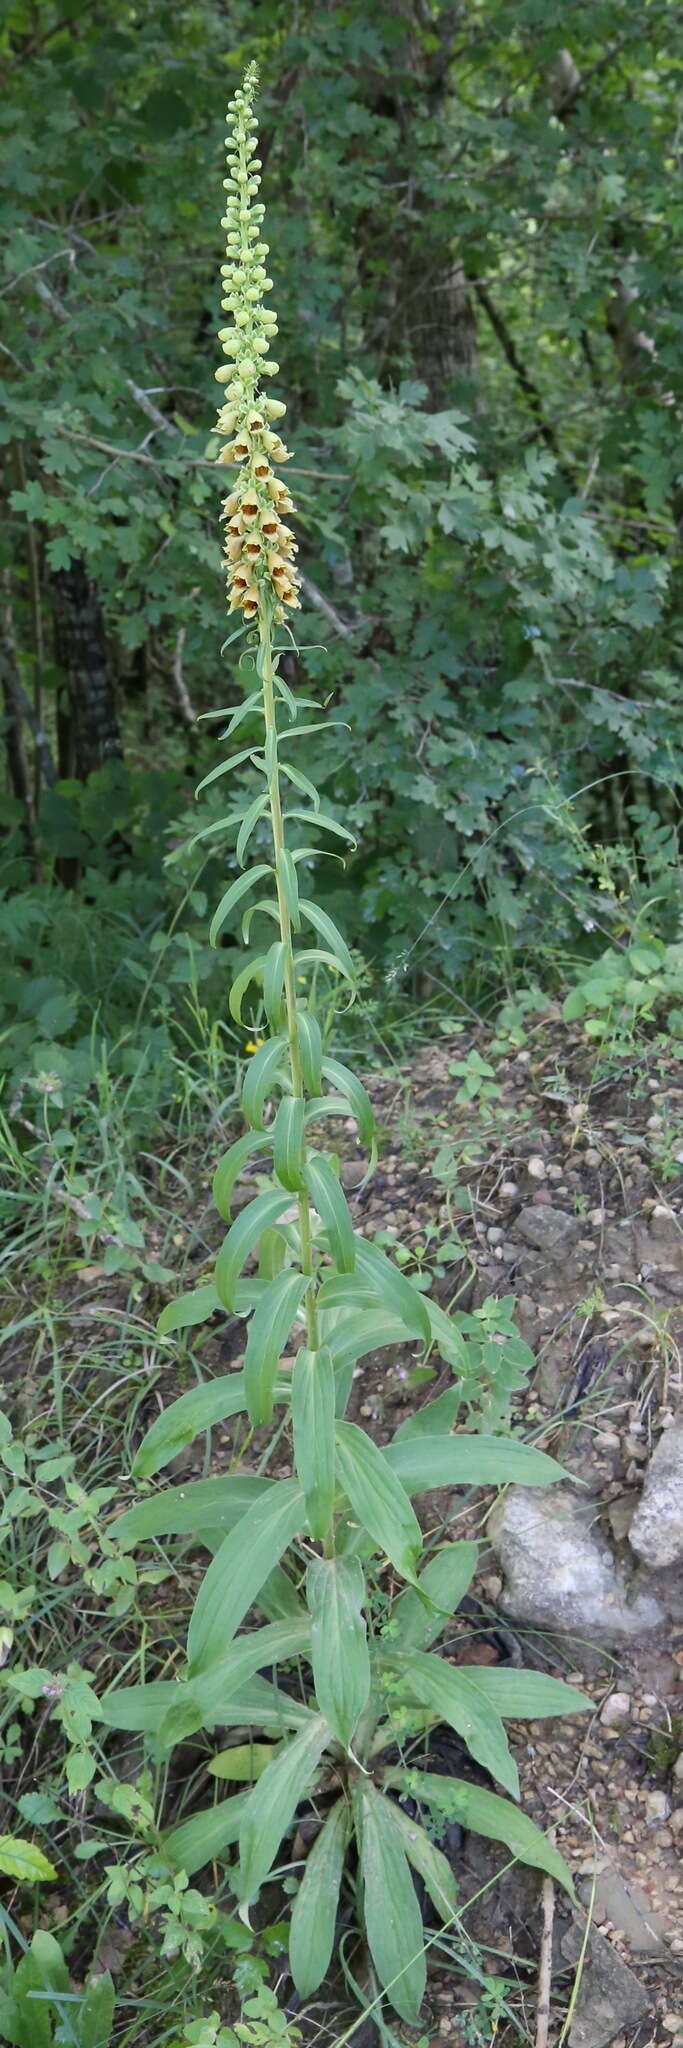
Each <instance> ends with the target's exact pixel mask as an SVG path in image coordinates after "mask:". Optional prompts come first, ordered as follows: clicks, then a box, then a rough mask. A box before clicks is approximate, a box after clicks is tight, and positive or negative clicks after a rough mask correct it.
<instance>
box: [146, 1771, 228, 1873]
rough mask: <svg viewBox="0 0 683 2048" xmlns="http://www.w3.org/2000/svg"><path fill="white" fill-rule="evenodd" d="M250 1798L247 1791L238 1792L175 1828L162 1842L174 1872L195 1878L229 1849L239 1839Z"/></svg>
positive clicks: (194, 1814) (204, 1809)
mask: <svg viewBox="0 0 683 2048" xmlns="http://www.w3.org/2000/svg"><path fill="white" fill-rule="evenodd" d="M249 1797H250V1794H249V1793H248V1792H235V1793H233V1795H232V1798H230V1799H219V1800H218V1803H217V1805H216V1806H207V1807H204V1808H203V1810H202V1812H201V1813H193V1815H192V1818H191V1820H184V1821H181V1823H180V1827H177V1828H172V1830H171V1833H170V1834H169V1835H165V1836H164V1838H163V1843H164V1854H165V1855H166V1856H167V1857H168V1861H169V1863H170V1864H172V1867H173V1869H174V1870H186V1871H187V1875H188V1877H193V1876H194V1872H195V1870H201V1868H202V1865H203V1864H204V1863H212V1862H213V1860H214V1857H217V1856H220V1855H222V1853H223V1850H224V1849H229V1848H230V1847H231V1846H232V1843H233V1842H236V1841H237V1839H238V1836H239V1831H240V1827H241V1825H242V1821H243V1819H244V1812H245V1808H246V1805H247V1800H248V1799H249Z"/></svg>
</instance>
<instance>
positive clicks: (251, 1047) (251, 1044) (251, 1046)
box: [244, 1038, 265, 1052]
mask: <svg viewBox="0 0 683 2048" xmlns="http://www.w3.org/2000/svg"><path fill="white" fill-rule="evenodd" d="M262 1045H265V1039H264V1038H248V1039H247V1043H246V1045H245V1048H244V1050H245V1052H258V1050H259V1047H260V1046H262Z"/></svg>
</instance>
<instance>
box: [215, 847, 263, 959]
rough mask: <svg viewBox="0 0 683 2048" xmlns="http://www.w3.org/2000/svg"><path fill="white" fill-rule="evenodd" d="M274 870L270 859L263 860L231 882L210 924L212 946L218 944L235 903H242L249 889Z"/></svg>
mask: <svg viewBox="0 0 683 2048" xmlns="http://www.w3.org/2000/svg"><path fill="white" fill-rule="evenodd" d="M272 872H273V870H272V868H271V867H270V866H269V864H268V861H265V860H261V861H259V862H258V863H257V866H256V867H255V868H250V869H249V873H248V874H247V875H238V876H237V879H236V881H234V882H231V883H230V888H229V889H226V891H225V894H224V896H221V900H220V903H219V905H218V909H217V910H216V911H214V915H213V917H212V919H211V923H210V925H209V945H210V946H215V945H216V942H217V940H218V939H219V937H220V934H221V932H222V930H223V926H224V924H225V922H226V919H227V918H228V917H229V916H230V912H231V910H233V909H234V906H235V904H236V903H240V902H241V900H242V897H243V896H246V895H247V894H248V891H249V890H250V889H253V888H254V887H255V885H256V883H257V882H261V881H262V880H263V876H264V875H272Z"/></svg>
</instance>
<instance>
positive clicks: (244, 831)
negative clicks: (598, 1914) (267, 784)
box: [235, 789, 268, 868]
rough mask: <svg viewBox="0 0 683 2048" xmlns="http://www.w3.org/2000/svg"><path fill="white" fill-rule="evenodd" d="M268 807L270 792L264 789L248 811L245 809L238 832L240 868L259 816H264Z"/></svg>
mask: <svg viewBox="0 0 683 2048" xmlns="http://www.w3.org/2000/svg"><path fill="white" fill-rule="evenodd" d="M267 809H268V792H267V790H265V789H264V790H262V792H261V795H260V796H257V797H255V798H254V801H253V804H250V805H249V809H248V811H245V813H244V817H243V819H242V823H241V825H240V829H239V832H238V834H237V844H236V847H235V859H236V861H237V865H238V867H240V868H241V867H242V865H243V862H244V855H245V853H246V850H247V846H248V844H249V840H250V838H251V835H252V832H253V830H254V826H255V825H257V824H258V821H259V818H262V817H263V813H264V811H267Z"/></svg>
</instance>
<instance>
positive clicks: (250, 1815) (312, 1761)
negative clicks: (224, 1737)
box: [235, 1714, 330, 1902]
mask: <svg viewBox="0 0 683 2048" xmlns="http://www.w3.org/2000/svg"><path fill="white" fill-rule="evenodd" d="M329 1739H330V1731H329V1728H328V1726H327V1722H326V1721H324V1720H323V1717H322V1714H316V1715H315V1716H314V1718H313V1719H312V1720H311V1722H310V1725H309V1726H308V1727H307V1728H302V1730H301V1733H300V1735H295V1736H294V1739H293V1741H292V1742H288V1743H287V1746H286V1748H284V1749H282V1750H281V1751H280V1754H279V1755H278V1756H277V1757H276V1758H275V1760H274V1762H273V1763H272V1764H269V1765H268V1769H267V1771H264V1773H263V1777H262V1778H260V1779H259V1782H258V1785H256V1786H255V1788H254V1790H253V1792H250V1793H249V1794H248V1798H247V1805H246V1808H245V1812H244V1818H243V1820H242V1824H241V1827H240V1833H239V1845H240V1861H239V1872H238V1875H237V1878H236V1879H235V1889H236V1891H237V1892H238V1896H239V1897H240V1898H241V1899H242V1900H243V1901H244V1902H247V1901H248V1900H249V1899H253V1898H254V1896H255V1894H256V1892H257V1891H258V1889H259V1886H260V1885H262V1884H263V1880H264V1878H266V1877H267V1876H268V1872H269V1870H270V1868H271V1865H272V1864H273V1862H274V1860H275V1857H276V1855H277V1851H278V1849H279V1847H280V1843H281V1841H282V1837H283V1835H284V1833H285V1830H286V1829H287V1828H288V1827H289V1825H290V1822H291V1820H292V1819H293V1817H294V1814H295V1813H296V1809H297V1806H298V1804H299V1801H300V1799H303V1796H304V1793H305V1792H307V1791H308V1789H309V1786H310V1785H311V1782H312V1781H313V1780H314V1778H315V1774H316V1771H317V1767H318V1764H319V1762H320V1758H321V1756H322V1754H323V1750H324V1749H325V1748H326V1747H327V1744H328V1742H329Z"/></svg>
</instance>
